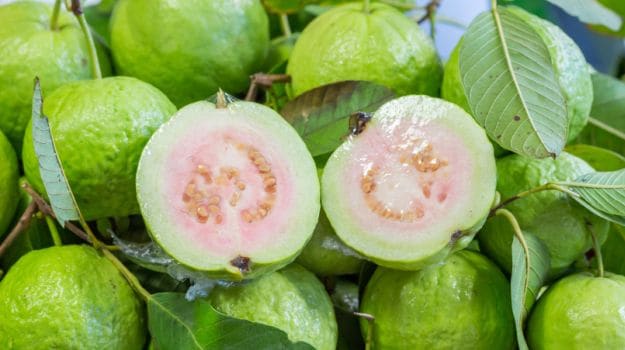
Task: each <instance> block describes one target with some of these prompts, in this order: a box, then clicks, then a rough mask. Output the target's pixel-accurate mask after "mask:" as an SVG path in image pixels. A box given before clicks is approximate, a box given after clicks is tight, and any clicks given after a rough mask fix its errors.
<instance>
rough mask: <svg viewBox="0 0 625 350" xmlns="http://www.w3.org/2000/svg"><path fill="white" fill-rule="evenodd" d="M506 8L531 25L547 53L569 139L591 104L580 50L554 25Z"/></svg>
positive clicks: (583, 122)
mask: <svg viewBox="0 0 625 350" xmlns="http://www.w3.org/2000/svg"><path fill="white" fill-rule="evenodd" d="M509 11H511V12H512V13H514V14H516V15H517V16H519V17H520V18H523V19H524V20H525V21H526V22H527V24H528V25H530V26H532V28H534V30H535V31H536V33H538V35H539V36H540V37H541V38H542V39H543V41H544V42H545V45H547V49H548V50H549V52H550V53H551V64H552V66H553V69H554V70H555V73H556V78H557V79H558V83H559V85H560V89H561V90H562V95H563V96H564V101H565V103H566V109H567V115H568V118H567V119H568V121H569V131H568V132H569V134H568V138H567V142H572V141H573V140H574V139H575V138H576V137H577V135H579V133H580V132H581V131H582V129H584V127H585V126H586V123H588V117H589V114H590V108H591V107H592V99H593V90H592V81H591V79H590V70H589V69H588V64H587V63H586V59H585V58H584V54H583V53H582V51H581V50H580V49H579V47H578V46H577V44H575V42H574V41H573V40H572V39H571V38H570V37H569V36H568V35H566V34H565V33H564V32H563V31H562V30H561V29H560V28H559V27H558V26H556V25H554V24H552V23H551V22H548V21H545V20H543V19H541V18H539V17H537V16H535V15H533V14H530V13H529V12H526V11H523V10H521V9H520V8H516V7H510V8H509Z"/></svg>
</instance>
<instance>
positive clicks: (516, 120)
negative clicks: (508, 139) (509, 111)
mask: <svg viewBox="0 0 625 350" xmlns="http://www.w3.org/2000/svg"><path fill="white" fill-rule="evenodd" d="M512 119H514V121H515V122H518V121H519V120H521V117H519V116H518V115H515V116H514V117H513V118H512Z"/></svg>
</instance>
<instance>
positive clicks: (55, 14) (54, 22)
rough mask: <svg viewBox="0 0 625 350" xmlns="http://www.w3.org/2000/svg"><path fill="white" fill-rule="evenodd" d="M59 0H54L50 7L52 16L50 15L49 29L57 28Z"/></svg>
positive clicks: (59, 8)
mask: <svg viewBox="0 0 625 350" xmlns="http://www.w3.org/2000/svg"><path fill="white" fill-rule="evenodd" d="M61 1H62V0H56V1H55V2H54V7H53V8H52V16H51V17H50V30H57V29H59V14H60V12H61Z"/></svg>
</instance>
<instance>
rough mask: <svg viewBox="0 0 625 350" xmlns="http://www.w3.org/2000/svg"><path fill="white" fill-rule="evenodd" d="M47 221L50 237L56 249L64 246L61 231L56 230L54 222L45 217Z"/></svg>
mask: <svg viewBox="0 0 625 350" xmlns="http://www.w3.org/2000/svg"><path fill="white" fill-rule="evenodd" d="M44 217H45V219H46V224H47V225H48V230H50V236H52V242H54V245H55V246H56V247H60V246H62V245H63V241H61V236H59V230H57V229H56V224H55V223H54V220H53V219H52V218H51V217H50V216H48V215H45V216H44Z"/></svg>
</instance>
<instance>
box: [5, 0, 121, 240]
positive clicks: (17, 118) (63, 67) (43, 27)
mask: <svg viewBox="0 0 625 350" xmlns="http://www.w3.org/2000/svg"><path fill="white" fill-rule="evenodd" d="M51 15H52V7H51V6H50V5H48V4H46V3H43V2H38V1H20V2H15V3H11V4H8V5H3V6H0V23H2V25H0V131H2V132H4V133H5V134H6V136H7V137H8V138H9V140H10V141H11V144H12V145H13V147H15V150H16V151H17V152H18V153H19V152H21V149H22V138H23V136H24V129H26V125H27V124H28V121H29V120H30V117H31V112H32V111H31V101H32V96H33V80H34V79H35V77H36V76H38V77H39V78H40V80H41V87H42V90H43V93H44V94H48V93H50V92H52V91H53V90H54V89H56V88H57V87H59V86H61V85H63V84H65V83H67V82H70V81H76V80H83V79H90V78H91V69H90V63H89V54H88V49H87V44H86V39H85V37H84V35H83V33H82V31H81V30H80V27H79V25H78V22H77V21H76V19H75V18H74V17H73V16H72V15H71V14H70V13H67V12H66V11H64V10H62V11H61V13H60V14H59V17H58V28H57V29H54V30H52V29H50V26H51V24H50V17H51ZM100 65H101V67H102V69H103V70H104V71H106V70H107V69H108V70H110V67H109V66H107V65H108V63H107V62H106V61H104V60H102V61H101V62H100ZM0 231H1V230H0Z"/></svg>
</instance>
